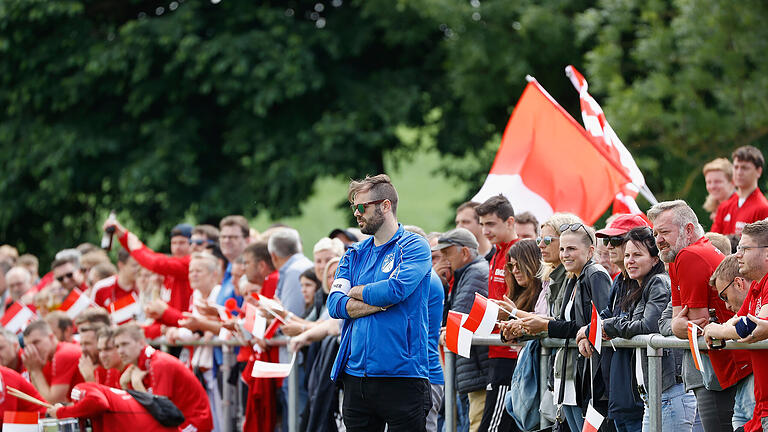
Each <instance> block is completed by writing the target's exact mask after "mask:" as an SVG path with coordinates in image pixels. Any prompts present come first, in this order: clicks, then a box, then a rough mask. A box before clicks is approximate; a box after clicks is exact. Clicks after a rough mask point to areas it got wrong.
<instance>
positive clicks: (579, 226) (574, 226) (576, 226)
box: [560, 222, 594, 244]
mask: <svg viewBox="0 0 768 432" xmlns="http://www.w3.org/2000/svg"><path fill="white" fill-rule="evenodd" d="M580 229H583V230H584V233H585V234H586V235H587V237H589V242H590V243H592V244H594V242H593V241H592V236H591V235H590V234H589V231H587V227H586V226H584V224H583V223H580V222H577V223H572V224H562V225H560V232H561V233H564V232H566V231H568V230H570V231H573V232H576V231H578V230H580Z"/></svg>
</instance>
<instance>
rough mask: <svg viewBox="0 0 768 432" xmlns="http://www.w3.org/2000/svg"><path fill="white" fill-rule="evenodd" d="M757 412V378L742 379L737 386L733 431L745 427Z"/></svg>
mask: <svg viewBox="0 0 768 432" xmlns="http://www.w3.org/2000/svg"><path fill="white" fill-rule="evenodd" d="M754 411H755V376H754V375H750V376H748V377H746V378H742V379H741V381H739V382H738V383H737V384H736V398H735V399H734V401H733V420H732V422H733V429H734V430H735V429H736V428H738V427H739V426H744V424H745V423H747V422H748V421H749V420H750V419H752V414H754Z"/></svg>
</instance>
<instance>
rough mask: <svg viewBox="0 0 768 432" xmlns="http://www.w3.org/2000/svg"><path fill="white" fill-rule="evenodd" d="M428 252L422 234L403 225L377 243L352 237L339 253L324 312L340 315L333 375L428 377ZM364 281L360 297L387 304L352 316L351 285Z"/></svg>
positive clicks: (429, 268)
mask: <svg viewBox="0 0 768 432" xmlns="http://www.w3.org/2000/svg"><path fill="white" fill-rule="evenodd" d="M431 272H432V255H431V252H430V249H429V244H428V243H427V241H426V239H424V238H423V237H421V236H420V235H418V234H414V233H411V232H407V231H405V230H403V227H402V225H398V229H397V232H395V234H394V235H393V236H392V238H391V239H389V241H387V242H386V243H384V244H382V245H380V246H376V245H375V244H374V238H373V237H371V238H368V239H367V240H364V241H362V242H360V243H355V244H354V245H353V246H352V247H351V248H350V249H348V250H347V252H346V253H345V254H344V256H343V257H342V259H341V261H340V262H339V267H338V269H337V270H336V279H335V280H334V283H333V289H332V291H331V293H330V295H329V296H328V302H327V305H328V313H329V314H330V316H331V317H333V318H344V319H345V322H344V325H343V328H342V332H341V345H340V348H339V353H338V355H337V357H336V362H335V363H334V366H333V369H332V371H331V378H332V379H334V380H335V379H336V378H338V376H339V374H340V373H341V371H345V372H346V373H348V374H350V375H354V376H359V377H361V376H370V377H411V378H429V359H428V342H427V339H428V338H427V335H428V320H429V318H428V313H427V299H428V296H429V293H430V279H431V278H430V274H431ZM358 285H364V288H363V295H362V297H363V302H365V303H366V304H368V305H371V306H379V307H382V308H386V310H382V311H378V312H375V313H373V314H371V315H367V316H364V317H359V318H356V319H352V318H351V317H350V316H349V314H348V313H347V303H348V302H349V301H350V297H349V296H347V293H348V292H349V290H350V288H352V287H354V286H358Z"/></svg>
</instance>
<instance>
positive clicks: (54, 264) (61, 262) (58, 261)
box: [51, 258, 77, 270]
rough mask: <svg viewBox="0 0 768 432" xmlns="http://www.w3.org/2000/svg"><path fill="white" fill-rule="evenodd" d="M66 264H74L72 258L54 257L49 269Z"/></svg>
mask: <svg viewBox="0 0 768 432" xmlns="http://www.w3.org/2000/svg"><path fill="white" fill-rule="evenodd" d="M67 264H73V265H74V263H72V260H68V259H66V258H59V259H55V260H53V262H52V263H51V270H53V269H55V268H57V267H61V266H63V265H67ZM75 267H77V266H75Z"/></svg>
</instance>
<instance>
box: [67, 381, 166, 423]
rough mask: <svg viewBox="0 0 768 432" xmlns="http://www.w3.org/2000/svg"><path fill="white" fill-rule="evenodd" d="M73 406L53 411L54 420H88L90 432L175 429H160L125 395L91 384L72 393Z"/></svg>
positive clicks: (152, 419) (123, 392)
mask: <svg viewBox="0 0 768 432" xmlns="http://www.w3.org/2000/svg"><path fill="white" fill-rule="evenodd" d="M72 393H73V394H72V395H71V396H72V400H73V401H74V402H75V403H74V404H73V405H70V406H64V407H61V408H59V409H58V410H56V417H58V418H66V417H79V418H88V419H90V420H91V425H92V426H93V432H102V431H105V432H109V431H133V430H136V431H142V432H173V431H178V430H179V429H178V428H176V427H167V426H163V425H161V424H160V423H159V422H158V421H157V420H155V418H154V417H152V414H150V413H149V411H147V409H146V408H144V407H143V406H142V405H141V404H139V403H138V402H136V399H134V398H133V396H131V395H130V394H128V392H126V391H125V390H121V389H116V388H112V387H107V386H105V385H102V384H98V383H94V382H86V383H81V384H78V385H77V386H76V387H75V390H74V391H73V392H72Z"/></svg>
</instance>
